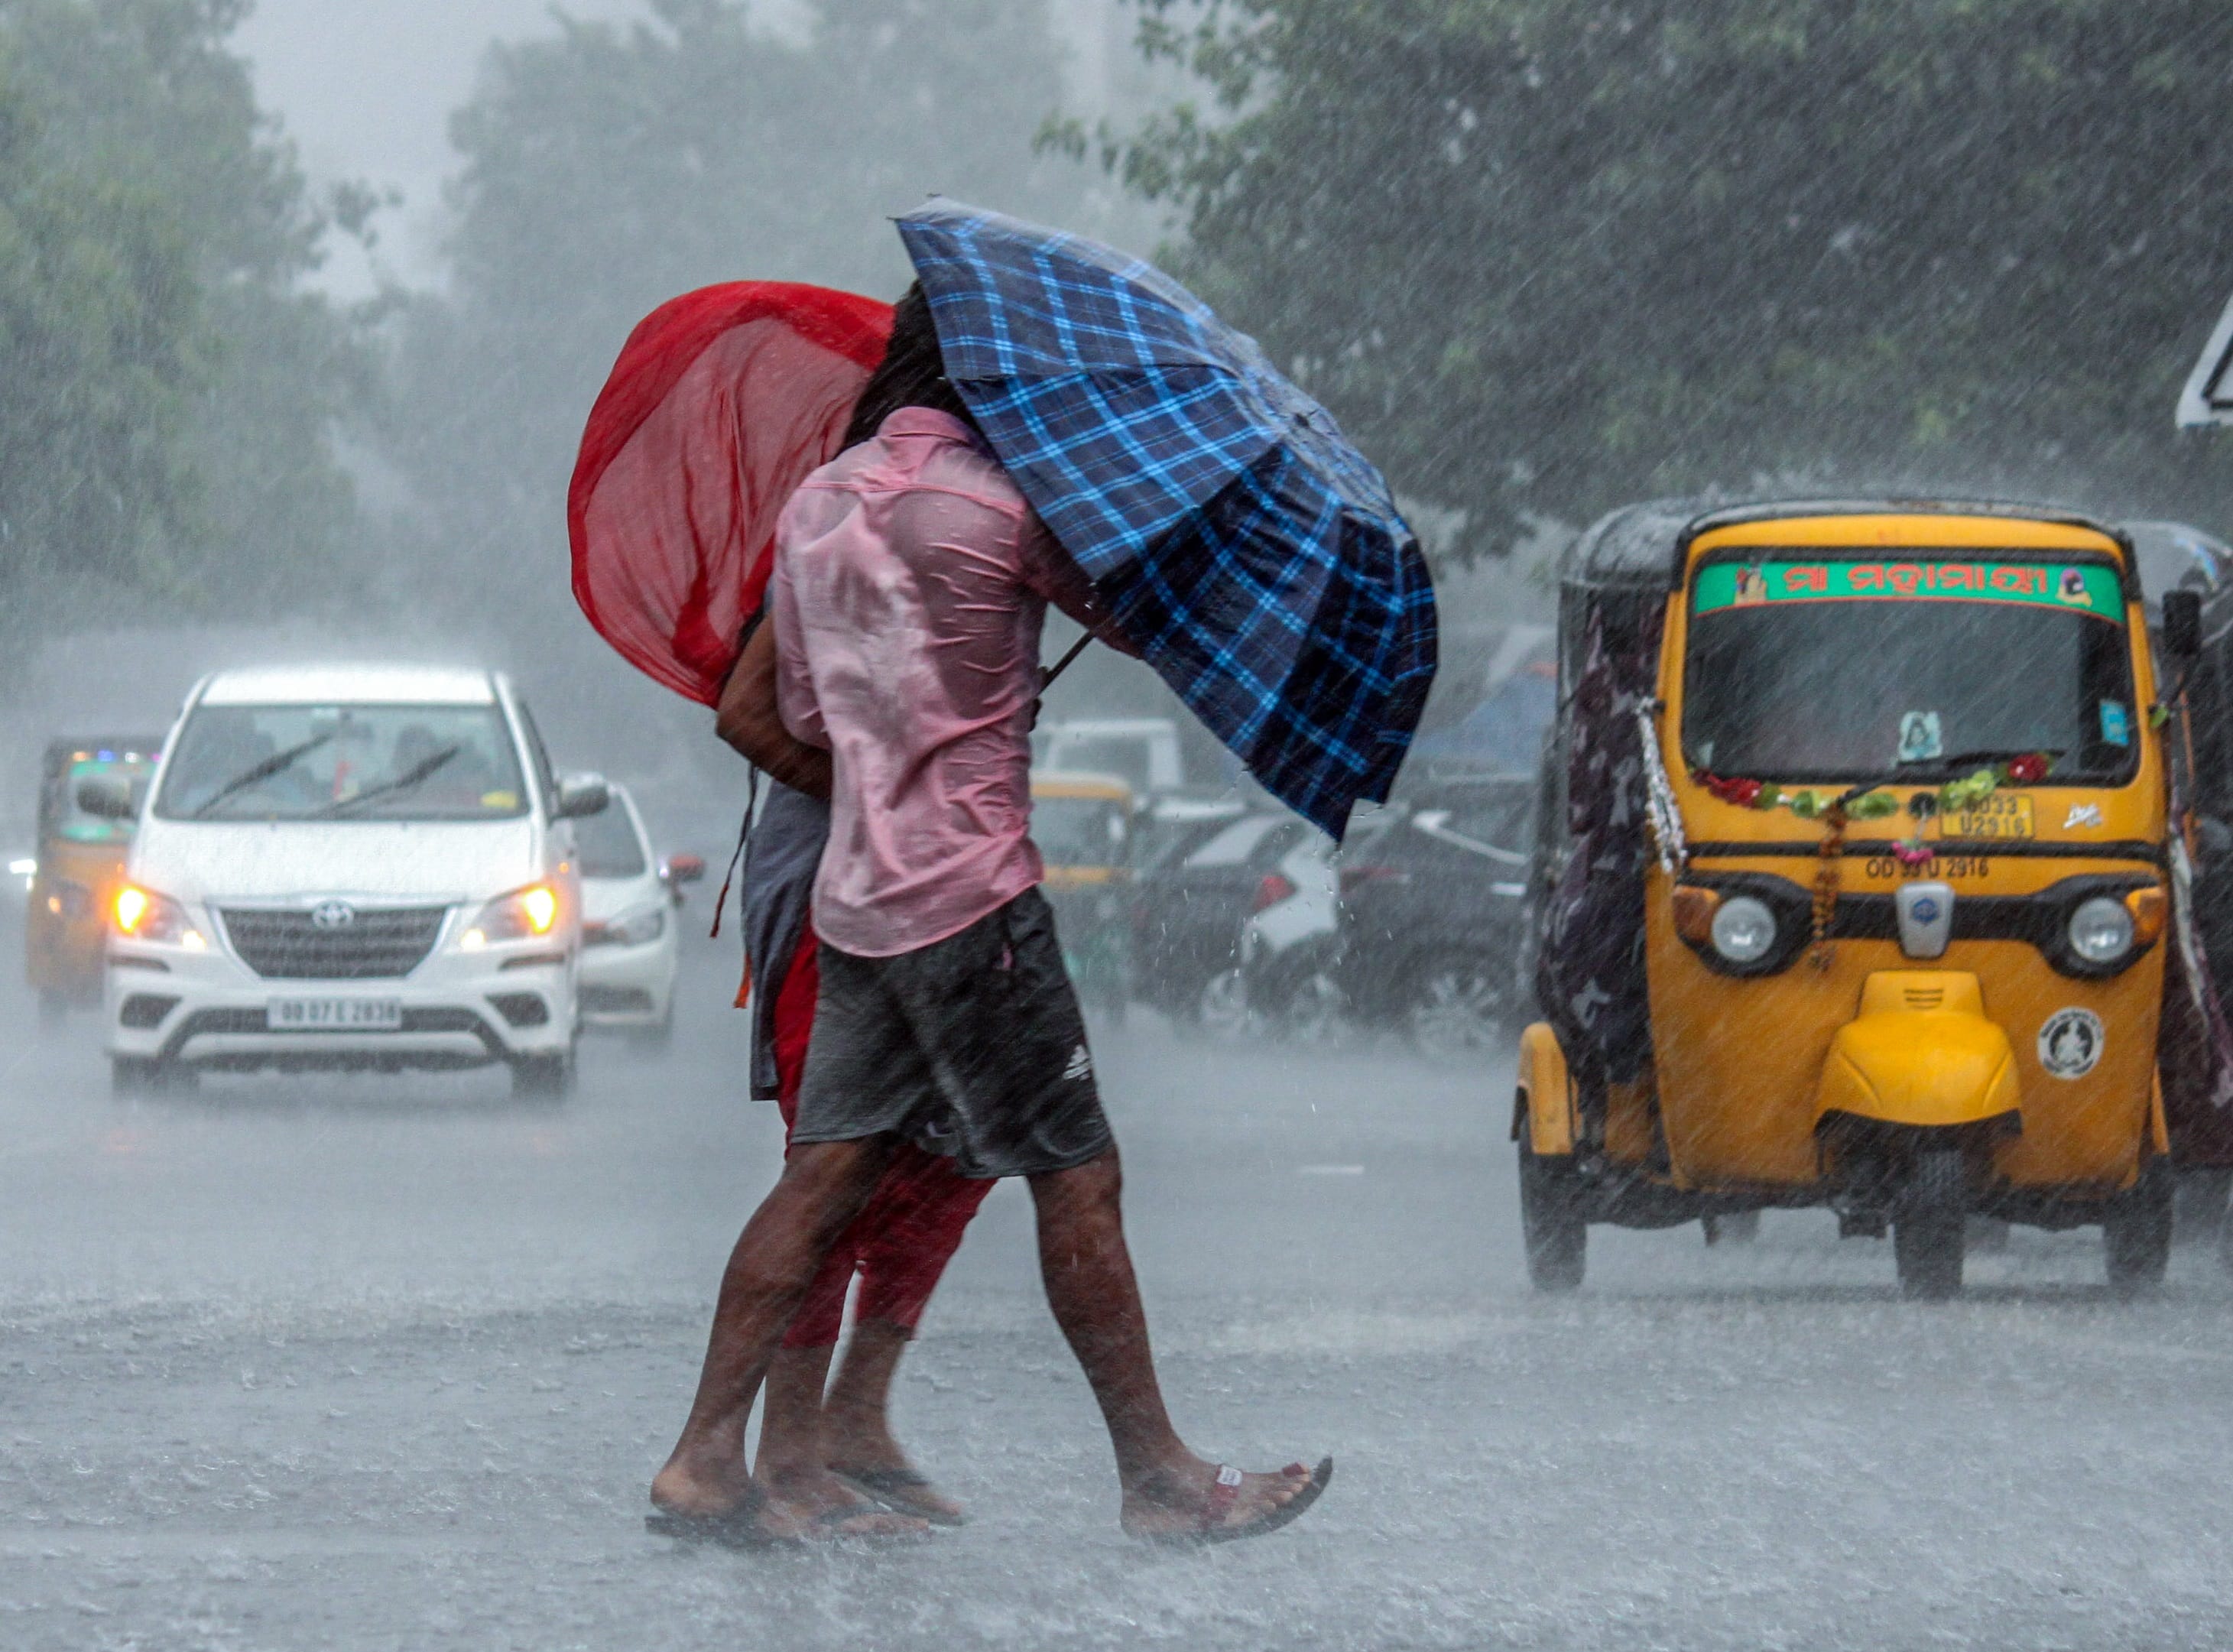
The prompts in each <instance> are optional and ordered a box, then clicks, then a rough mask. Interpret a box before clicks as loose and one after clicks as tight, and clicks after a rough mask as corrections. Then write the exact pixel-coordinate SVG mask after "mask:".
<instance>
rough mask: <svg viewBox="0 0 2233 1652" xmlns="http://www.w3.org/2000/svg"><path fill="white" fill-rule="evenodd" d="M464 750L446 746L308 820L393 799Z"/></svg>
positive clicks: (333, 815)
mask: <svg viewBox="0 0 2233 1652" xmlns="http://www.w3.org/2000/svg"><path fill="white" fill-rule="evenodd" d="M464 750H465V747H463V746H462V745H446V746H444V747H443V748H442V749H441V750H440V751H437V752H435V753H434V754H433V756H432V757H429V758H421V759H420V761H419V762H417V763H414V764H412V765H411V766H410V767H409V768H408V769H407V770H405V771H403V772H402V773H401V774H400V775H397V776H396V777H395V778H394V779H393V780H390V781H388V782H387V783H386V784H384V785H377V786H374V787H373V788H372V790H369V791H360V792H359V793H357V795H356V796H355V797H344V798H342V800H341V801H340V802H339V803H333V804H330V805H329V806H328V807H326V808H324V809H321V810H318V812H317V813H316V814H315V815H313V816H310V818H311V819H312V820H332V819H334V818H335V816H339V815H340V814H341V812H342V810H346V809H355V808H356V807H358V806H359V805H360V804H362V803H373V802H375V801H376V800H378V799H380V798H381V797H394V796H395V794H396V793H397V792H399V791H408V790H411V788H412V787H413V786H416V785H420V784H423V783H424V782H425V781H426V777H428V776H429V775H431V774H433V772H434V771H435V770H437V769H439V768H440V767H441V766H442V765H443V764H446V763H447V762H448V761H449V760H450V759H451V758H454V757H455V756H457V755H458V753H459V752H460V751H464Z"/></svg>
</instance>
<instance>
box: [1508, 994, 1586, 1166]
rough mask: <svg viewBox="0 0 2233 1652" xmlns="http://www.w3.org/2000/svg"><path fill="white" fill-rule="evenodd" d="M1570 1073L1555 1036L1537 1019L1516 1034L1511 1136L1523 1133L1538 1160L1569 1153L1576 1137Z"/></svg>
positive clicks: (1563, 1053)
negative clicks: (1515, 1087) (1517, 1047)
mask: <svg viewBox="0 0 2233 1652" xmlns="http://www.w3.org/2000/svg"><path fill="white" fill-rule="evenodd" d="M1576 1122H1577V1121H1576V1118H1575V1112H1574V1080H1573V1075H1572V1073H1571V1072H1570V1071H1569V1070H1568V1069H1567V1066H1566V1051H1565V1050H1563V1049H1561V1048H1560V1047H1559V1035H1558V1034H1557V1033H1555V1032H1553V1031H1552V1030H1551V1028H1550V1026H1549V1025H1548V1024H1546V1023H1545V1022H1541V1021H1536V1022H1532V1023H1530V1024H1529V1025H1528V1027H1527V1031H1524V1032H1522V1033H1521V1034H1520V1086H1519V1090H1518V1093H1517V1094H1516V1095H1514V1097H1513V1106H1512V1139H1513V1140H1514V1141H1519V1140H1520V1132H1521V1131H1522V1130H1526V1131H1527V1141H1528V1145H1529V1148H1530V1149H1531V1150H1532V1151H1533V1153H1534V1154H1535V1156H1536V1157H1537V1158H1539V1159H1564V1158H1569V1157H1572V1154H1573V1151H1574V1139H1575V1136H1576V1134H1577V1132H1576V1128H1575V1127H1576Z"/></svg>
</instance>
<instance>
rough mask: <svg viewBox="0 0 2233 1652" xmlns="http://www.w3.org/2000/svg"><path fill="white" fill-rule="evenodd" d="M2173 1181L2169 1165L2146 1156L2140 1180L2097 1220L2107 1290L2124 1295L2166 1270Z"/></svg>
mask: <svg viewBox="0 0 2233 1652" xmlns="http://www.w3.org/2000/svg"><path fill="white" fill-rule="evenodd" d="M2177 1200H2178V1179H2177V1177H2176V1176H2174V1175H2173V1174H2172V1172H2171V1161H2170V1160H2168V1159H2165V1158H2163V1157H2160V1156H2157V1157H2152V1158H2150V1159H2149V1160H2148V1161H2147V1162H2146V1163H2145V1164H2144V1165H2142V1166H2141V1167H2140V1176H2139V1180H2138V1181H2135V1182H2134V1183H2133V1184H2132V1186H2131V1187H2128V1188H2126V1190H2125V1191H2124V1192H2123V1193H2119V1195H2118V1196H2117V1197H2116V1198H2115V1199H2113V1200H2111V1201H2110V1204H2109V1208H2108V1211H2107V1212H2106V1214H2104V1216H2103V1217H2102V1219H2101V1251H2102V1257H2103V1259H2104V1260H2105V1261H2106V1262H2107V1264H2108V1266H2109V1288H2110V1289H2111V1290H2113V1291H2122V1292H2126V1293H2127V1294H2129V1293H2131V1292H2133V1291H2145V1290H2148V1289H2150V1288H2152V1287H2153V1286H2155V1285H2161V1284H2162V1283H2163V1278H2164V1274H2165V1272H2166V1271H2167V1270H2168V1269H2169V1268H2170V1266H2171V1232H2172V1229H2173V1227H2174V1226H2175V1223H2174V1213H2175V1209H2176V1205H2177Z"/></svg>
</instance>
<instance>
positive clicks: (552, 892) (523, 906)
mask: <svg viewBox="0 0 2233 1652" xmlns="http://www.w3.org/2000/svg"><path fill="white" fill-rule="evenodd" d="M557 926H558V891H557V889H555V888H552V887H551V886H550V884H547V883H531V884H529V885H528V886H527V887H526V888H524V889H514V890H513V891H512V892H511V894H500V895H498V896H497V898H496V899H495V900H493V901H490V902H489V903H488V905H486V906H485V907H482V908H481V910H480V915H479V917H477V918H475V919H474V920H473V921H472V927H470V928H468V929H467V930H466V931H465V933H464V934H462V935H460V936H459V937H458V945H459V946H462V947H464V948H465V950H466V951H467V952H469V953H470V952H477V951H479V949H480V948H481V947H483V946H492V945H493V944H495V943H496V942H498V941H506V940H534V939H535V938H536V937H537V936H538V935H547V934H549V933H550V932H551V931H552V930H553V929H555V928H557Z"/></svg>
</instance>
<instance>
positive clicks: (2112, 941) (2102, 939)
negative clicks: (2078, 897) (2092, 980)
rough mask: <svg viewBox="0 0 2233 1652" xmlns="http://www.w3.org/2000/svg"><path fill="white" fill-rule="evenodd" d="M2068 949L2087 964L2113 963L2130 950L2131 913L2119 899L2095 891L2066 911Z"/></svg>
mask: <svg viewBox="0 0 2233 1652" xmlns="http://www.w3.org/2000/svg"><path fill="white" fill-rule="evenodd" d="M2070 950H2071V951H2072V952H2073V953H2077V954H2078V956H2079V957H2080V958H2082V959H2085V960H2086V961H2087V963H2089V964H2113V963H2115V962H2116V961H2117V960H2118V959H2120V958H2122V957H2123V956H2124V955H2125V954H2126V953H2128V952H2130V951H2132V908H2131V907H2127V906H2126V904H2125V903H2124V902H2123V901H2119V900H2118V899H2116V898H2115V897H2114V896H2112V895H2106V894H2097V895H2095V896H2094V897H2093V899H2092V900H2090V901H2080V902H2079V903H2078V910H2077V911H2075V912H2073V913H2072V914H2070Z"/></svg>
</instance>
